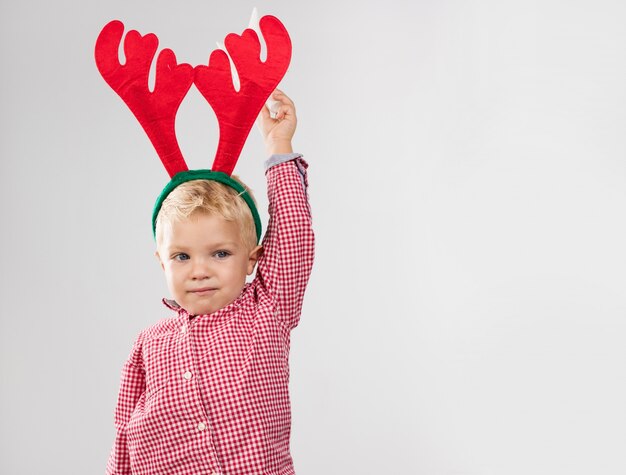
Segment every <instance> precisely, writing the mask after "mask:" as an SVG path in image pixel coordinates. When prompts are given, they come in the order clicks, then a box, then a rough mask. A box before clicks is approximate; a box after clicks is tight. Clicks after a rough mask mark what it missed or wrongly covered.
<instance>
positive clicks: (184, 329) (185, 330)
mask: <svg viewBox="0 0 626 475" xmlns="http://www.w3.org/2000/svg"><path fill="white" fill-rule="evenodd" d="M180 332H181V333H187V325H183V326H182V327H180Z"/></svg>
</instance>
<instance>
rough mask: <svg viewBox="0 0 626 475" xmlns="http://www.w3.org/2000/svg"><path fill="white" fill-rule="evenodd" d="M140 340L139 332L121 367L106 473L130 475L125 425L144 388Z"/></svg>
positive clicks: (110, 474)
mask: <svg viewBox="0 0 626 475" xmlns="http://www.w3.org/2000/svg"><path fill="white" fill-rule="evenodd" d="M141 340H142V334H139V336H138V337H137V339H136V341H135V344H134V345H133V349H132V351H131V353H130V356H129V357H128V359H127V360H126V363H124V367H123V369H122V378H121V384H120V390H119V393H118V397H117V406H116V407H115V441H114V443H113V448H112V449H111V453H110V455H109V460H108V462H107V467H106V475H131V471H130V457H129V453H128V444H127V437H126V427H127V425H128V421H129V420H130V416H131V414H132V413H133V411H134V409H135V406H136V404H137V401H138V400H139V398H140V397H141V395H142V394H143V393H144V392H145V389H146V383H145V371H144V368H143V363H142V359H141Z"/></svg>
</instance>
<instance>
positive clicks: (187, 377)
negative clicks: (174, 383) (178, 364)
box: [183, 371, 191, 381]
mask: <svg viewBox="0 0 626 475" xmlns="http://www.w3.org/2000/svg"><path fill="white" fill-rule="evenodd" d="M183 378H185V379H186V380H187V381H189V380H190V379H191V371H187V372H186V373H185V374H183Z"/></svg>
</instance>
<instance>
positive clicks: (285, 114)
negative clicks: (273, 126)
mask: <svg viewBox="0 0 626 475" xmlns="http://www.w3.org/2000/svg"><path fill="white" fill-rule="evenodd" d="M295 115H296V111H295V109H294V108H293V107H292V106H290V105H287V104H283V105H282V106H280V108H279V109H278V113H277V114H276V119H280V120H282V119H289V118H293V117H295Z"/></svg>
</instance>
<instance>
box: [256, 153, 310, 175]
mask: <svg viewBox="0 0 626 475" xmlns="http://www.w3.org/2000/svg"><path fill="white" fill-rule="evenodd" d="M294 158H302V154H301V153H275V154H274V155H272V156H271V157H270V158H268V159H267V160H265V171H268V170H269V169H270V168H272V167H275V166H276V165H280V164H281V163H285V162H288V161H289V160H293V159H294Z"/></svg>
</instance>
